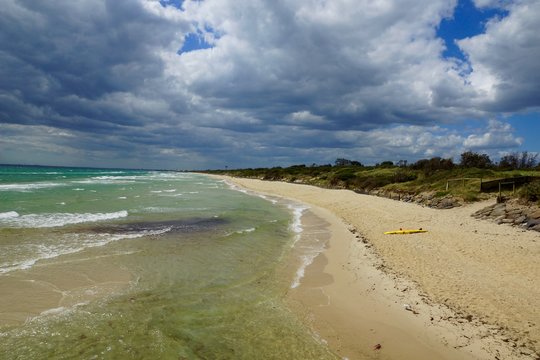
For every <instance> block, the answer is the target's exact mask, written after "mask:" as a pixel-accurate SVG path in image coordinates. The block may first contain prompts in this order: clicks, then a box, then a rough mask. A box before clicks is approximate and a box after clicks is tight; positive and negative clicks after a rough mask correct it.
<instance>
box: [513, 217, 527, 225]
mask: <svg viewBox="0 0 540 360" xmlns="http://www.w3.org/2000/svg"><path fill="white" fill-rule="evenodd" d="M525 221H527V217H526V216H525V215H521V216H519V217H517V218H516V219H515V220H514V224H516V225H519V224H523V223H524V222H525Z"/></svg>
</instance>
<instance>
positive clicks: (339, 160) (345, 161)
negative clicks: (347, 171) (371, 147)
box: [335, 158, 362, 166]
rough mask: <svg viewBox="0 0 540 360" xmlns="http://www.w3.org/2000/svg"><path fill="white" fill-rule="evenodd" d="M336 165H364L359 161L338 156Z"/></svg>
mask: <svg viewBox="0 0 540 360" xmlns="http://www.w3.org/2000/svg"><path fill="white" fill-rule="evenodd" d="M335 165H336V166H362V164H361V163H360V162H359V161H354V160H352V161H351V160H348V159H343V158H337V159H336V162H335Z"/></svg>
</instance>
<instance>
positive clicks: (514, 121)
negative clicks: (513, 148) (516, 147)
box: [504, 111, 540, 153]
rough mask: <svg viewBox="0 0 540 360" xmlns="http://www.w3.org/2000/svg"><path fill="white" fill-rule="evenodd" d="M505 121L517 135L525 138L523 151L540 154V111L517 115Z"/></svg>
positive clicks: (522, 146)
mask: <svg viewBox="0 0 540 360" xmlns="http://www.w3.org/2000/svg"><path fill="white" fill-rule="evenodd" d="M504 121H506V122H508V123H509V124H510V125H512V127H513V128H514V129H515V135H517V136H519V137H521V138H523V140H524V141H523V144H522V145H521V150H523V151H530V152H535V153H540V135H539V134H540V111H534V112H528V113H524V114H515V115H512V116H510V117H508V118H505V119H504Z"/></svg>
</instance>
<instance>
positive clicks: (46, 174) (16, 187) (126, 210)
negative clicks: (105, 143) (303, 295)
mask: <svg viewBox="0 0 540 360" xmlns="http://www.w3.org/2000/svg"><path fill="white" fill-rule="evenodd" d="M301 213H302V209H301V208H299V207H297V206H296V207H295V206H294V205H291V204H286V203H284V202H283V201H279V200H277V199H268V198H264V197H261V196H253V195H250V194H246V193H244V192H242V191H239V189H234V188H233V187H232V186H230V185H228V184H227V183H225V182H223V181H221V180H217V179H213V178H210V177H207V176H204V175H199V174H189V173H176V172H157V171H136V170H110V169H103V170H101V169H74V168H48V167H14V166H0V358H2V359H29V358H32V359H50V358H58V359H71V358H83V359H150V358H151V359H156V358H160V359H278V358H279V359H283V358H289V359H333V358H335V356H334V355H333V354H331V353H330V352H329V350H328V349H327V348H326V346H325V345H324V344H321V343H320V342H319V341H317V340H316V337H314V336H313V334H312V333H311V332H310V331H309V330H308V329H307V328H306V327H305V326H304V325H303V324H302V323H301V322H300V321H299V320H298V317H297V315H296V314H294V313H292V312H291V311H290V310H289V309H288V308H287V306H286V305H285V303H284V296H285V293H286V291H287V290H288V289H289V287H290V286H291V283H292V282H293V280H294V279H293V278H294V272H293V273H292V274H291V273H290V271H289V270H287V263H288V262H289V257H290V251H291V248H292V244H293V243H294V241H295V238H296V237H297V236H298V232H299V217H300V216H301Z"/></svg>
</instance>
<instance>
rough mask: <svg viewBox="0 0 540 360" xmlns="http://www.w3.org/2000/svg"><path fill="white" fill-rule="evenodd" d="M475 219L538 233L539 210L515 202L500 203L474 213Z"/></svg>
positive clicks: (539, 224)
mask: <svg viewBox="0 0 540 360" xmlns="http://www.w3.org/2000/svg"><path fill="white" fill-rule="evenodd" d="M472 216H473V217H475V218H477V219H486V220H492V221H494V222H496V223H497V224H509V225H513V226H520V227H522V228H524V229H527V230H535V231H540V208H538V206H530V205H521V204H518V203H517V202H515V201H510V202H500V203H497V204H495V205H491V206H488V207H486V208H483V209H482V210H479V211H477V212H475V213H474V214H473V215H472Z"/></svg>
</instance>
